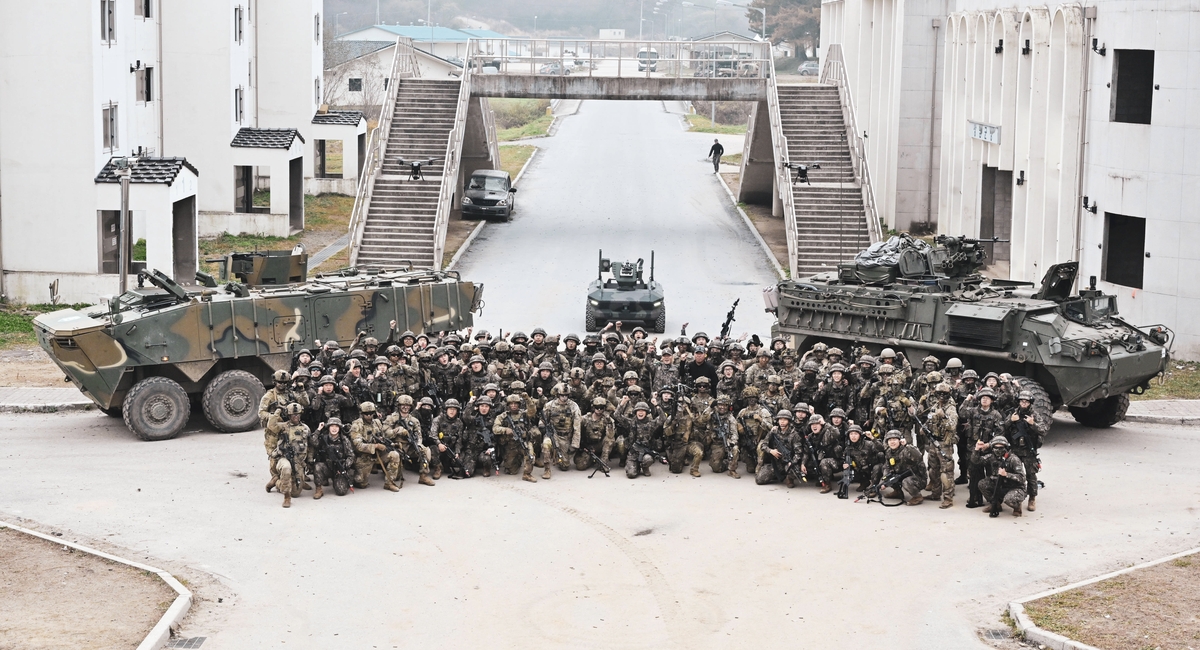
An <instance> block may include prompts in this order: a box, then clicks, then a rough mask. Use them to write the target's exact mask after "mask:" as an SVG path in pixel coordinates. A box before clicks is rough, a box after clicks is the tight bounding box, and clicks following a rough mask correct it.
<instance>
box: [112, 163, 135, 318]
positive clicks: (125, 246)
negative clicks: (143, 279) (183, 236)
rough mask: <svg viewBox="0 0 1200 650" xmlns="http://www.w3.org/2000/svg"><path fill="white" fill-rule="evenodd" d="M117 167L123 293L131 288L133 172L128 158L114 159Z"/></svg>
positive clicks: (120, 269)
mask: <svg viewBox="0 0 1200 650" xmlns="http://www.w3.org/2000/svg"><path fill="white" fill-rule="evenodd" d="M113 162H114V164H115V166H116V168H117V178H118V179H120V181H121V215H120V225H119V226H118V229H119V230H120V235H121V241H120V242H119V243H118V244H117V265H118V268H117V273H118V274H119V277H120V286H121V294H124V293H125V292H126V291H128V290H129V256H130V253H132V252H133V247H132V246H131V244H132V240H131V239H130V234H131V233H130V231H131V230H133V228H132V227H131V224H130V221H132V219H130V218H129V179H130V176H132V172H131V171H130V169H129V159H128V158H117V159H116V160H114V161H113Z"/></svg>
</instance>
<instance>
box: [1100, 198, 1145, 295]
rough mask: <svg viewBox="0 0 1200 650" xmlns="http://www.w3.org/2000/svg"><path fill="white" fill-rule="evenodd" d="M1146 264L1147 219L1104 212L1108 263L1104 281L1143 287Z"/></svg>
mask: <svg viewBox="0 0 1200 650" xmlns="http://www.w3.org/2000/svg"><path fill="white" fill-rule="evenodd" d="M1145 262H1146V220H1145V219H1142V218H1141V217H1127V216H1125V215H1122V214H1113V213H1112V212H1105V213H1104V261H1103V263H1102V264H1101V267H1100V278H1101V279H1102V280H1104V281H1105V282H1111V283H1113V284H1119V285H1121V286H1125V287H1131V288H1133V289H1141V288H1142V272H1143V270H1144V266H1145Z"/></svg>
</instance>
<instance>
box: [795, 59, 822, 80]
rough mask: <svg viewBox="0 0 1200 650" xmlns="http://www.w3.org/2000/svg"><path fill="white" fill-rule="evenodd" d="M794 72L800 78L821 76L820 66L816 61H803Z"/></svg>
mask: <svg viewBox="0 0 1200 650" xmlns="http://www.w3.org/2000/svg"><path fill="white" fill-rule="evenodd" d="M796 72H798V73H799V74H800V76H802V77H815V76H817V75H819V74H821V64H820V63H817V62H816V61H805V62H804V63H801V64H800V69H799V70H797V71H796Z"/></svg>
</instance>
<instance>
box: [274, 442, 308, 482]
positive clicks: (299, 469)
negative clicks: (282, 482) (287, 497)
mask: <svg viewBox="0 0 1200 650" xmlns="http://www.w3.org/2000/svg"><path fill="white" fill-rule="evenodd" d="M278 449H279V453H280V455H282V456H283V457H284V458H286V459H287V462H288V464H289V465H291V466H292V483H295V487H294V488H293V490H292V492H293V493H295V494H296V495H299V494H300V486H301V485H304V465H302V464H300V463H297V462H296V450H295V449H293V448H292V443H291V441H289V440H288V439H287V434H284V437H282V438H280V439H279V447H278Z"/></svg>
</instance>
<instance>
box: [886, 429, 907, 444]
mask: <svg viewBox="0 0 1200 650" xmlns="http://www.w3.org/2000/svg"><path fill="white" fill-rule="evenodd" d="M892 438H895V439H896V440H903V439H904V436H902V435H900V431H898V430H896V429H891V430H889V431H888V432H887V433H886V434H884V436H883V440H884V442H887V441H888V440H891V439H892Z"/></svg>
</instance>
